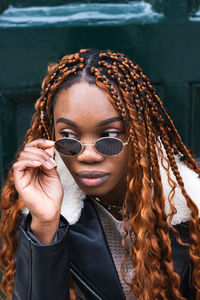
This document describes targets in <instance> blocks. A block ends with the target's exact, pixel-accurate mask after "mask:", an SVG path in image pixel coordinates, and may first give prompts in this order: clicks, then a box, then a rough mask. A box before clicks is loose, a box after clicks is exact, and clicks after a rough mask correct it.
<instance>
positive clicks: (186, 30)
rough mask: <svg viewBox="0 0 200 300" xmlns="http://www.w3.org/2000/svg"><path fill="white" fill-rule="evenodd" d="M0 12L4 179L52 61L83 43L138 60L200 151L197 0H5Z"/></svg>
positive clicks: (186, 136)
mask: <svg viewBox="0 0 200 300" xmlns="http://www.w3.org/2000/svg"><path fill="white" fill-rule="evenodd" d="M8 2H9V3H8ZM8 4H10V6H9V7H8ZM33 5H34V6H35V7H34V9H33V8H31V6H33ZM0 12H1V14H0V174H1V175H0V176H1V181H3V178H5V174H6V173H7V170H8V168H9V166H10V164H11V161H12V160H13V158H14V154H15V152H16V150H17V148H18V147H19V145H20V143H21V141H22V139H23V135H24V133H25V132H26V130H27V128H28V127H29V123H30V118H31V115H32V113H33V109H34V108H33V103H34V101H35V100H36V98H37V97H38V96H39V92H40V85H41V81H42V78H43V76H44V74H45V72H46V67H47V63H48V62H52V61H56V60H58V59H60V58H61V57H62V56H63V55H64V54H66V53H71V52H74V51H77V50H79V49H80V48H89V47H93V48H100V49H106V48H110V49H112V50H116V51H119V52H123V53H125V54H127V55H129V56H130V57H131V58H132V59H134V60H135V61H136V62H137V63H139V64H140V65H141V66H142V68H143V69H144V71H145V73H146V74H147V75H148V76H149V77H150V79H151V80H152V82H153V83H154V84H155V85H156V87H157V89H158V92H159V95H160V97H161V99H162V100H163V102H164V104H165V105H166V107H167V109H168V112H169V113H170V115H171V116H172V119H173V120H174V123H175V125H176V127H177V128H178V130H179V132H180V134H181V136H182V138H183V140H184V142H185V143H186V144H187V146H189V147H191V148H192V150H193V152H194V153H195V155H196V156H200V67H199V59H200V54H199V53H200V1H199V0H181V1H180V0H149V1H122V0H121V1H106V0H105V1H97V0H96V1H89V0H88V1H79V2H78V1H77V2H76V1H67V0H66V1H61V0H46V1H45V0H10V1H9V0H1V3H0Z"/></svg>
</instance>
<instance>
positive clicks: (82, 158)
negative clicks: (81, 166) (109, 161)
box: [77, 143, 105, 163]
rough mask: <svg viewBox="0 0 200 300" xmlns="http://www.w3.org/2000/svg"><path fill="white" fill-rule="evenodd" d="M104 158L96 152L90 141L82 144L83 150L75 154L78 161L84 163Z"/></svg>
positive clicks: (99, 160)
mask: <svg viewBox="0 0 200 300" xmlns="http://www.w3.org/2000/svg"><path fill="white" fill-rule="evenodd" d="M104 159H105V156H103V155H101V154H100V153H98V152H97V151H96V150H95V147H94V144H92V143H85V144H83V151H82V152H81V153H80V154H79V155H78V156H77V160H78V161H79V162H85V163H98V162H101V161H103V160H104Z"/></svg>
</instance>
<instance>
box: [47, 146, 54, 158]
mask: <svg viewBox="0 0 200 300" xmlns="http://www.w3.org/2000/svg"><path fill="white" fill-rule="evenodd" d="M45 151H46V152H47V153H48V154H49V155H51V157H53V158H54V155H55V147H54V145H53V146H52V147H49V148H46V149H45Z"/></svg>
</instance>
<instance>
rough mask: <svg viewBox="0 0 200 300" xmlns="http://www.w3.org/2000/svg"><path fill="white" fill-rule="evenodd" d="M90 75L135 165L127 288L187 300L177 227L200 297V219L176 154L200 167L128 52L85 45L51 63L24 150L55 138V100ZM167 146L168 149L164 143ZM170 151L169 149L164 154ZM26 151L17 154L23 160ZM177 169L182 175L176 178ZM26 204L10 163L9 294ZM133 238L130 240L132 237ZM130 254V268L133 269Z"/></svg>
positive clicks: (6, 203) (4, 206)
mask: <svg viewBox="0 0 200 300" xmlns="http://www.w3.org/2000/svg"><path fill="white" fill-rule="evenodd" d="M80 81H85V82H87V83H89V84H96V85H97V86H98V87H99V88H101V89H103V90H104V91H105V92H106V93H107V97H108V99H109V101H110V102H111V103H112V104H113V106H114V108H115V109H116V110H117V112H118V114H119V115H120V116H121V118H122V119H123V120H124V122H125V124H126V125H127V127H128V130H129V136H130V142H129V145H130V147H129V151H130V155H129V157H130V159H129V171H128V176H127V192H126V197H125V200H124V217H123V222H122V226H123V229H124V237H123V239H122V245H123V247H124V249H125V255H124V256H123V258H122V263H121V273H122V278H123V280H124V282H125V283H126V284H127V285H128V287H129V293H128V295H127V299H128V297H129V295H130V294H131V293H133V294H134V295H135V296H136V298H137V299H138V300H142V299H145V300H150V299H155V300H160V299H162V300H167V299H176V300H184V298H183V296H182V295H181V293H180V290H179V285H180V277H179V275H178V274H177V273H176V272H175V271H174V268H173V262H172V249H171V242H170V237H169V233H170V230H172V231H173V232H174V233H175V236H176V239H177V241H178V243H179V244H182V245H186V246H187V247H188V248H189V254H190V257H191V259H192V261H193V264H194V268H193V277H192V279H193V285H194V287H195V289H196V299H200V298H199V297H200V226H199V222H198V208H197V206H196V205H195V203H194V202H193V200H192V199H191V198H190V196H189V195H188V193H187V191H186V190H185V187H184V182H183V180H182V178H181V175H180V172H179V169H178V166H177V163H176V160H175V155H177V154H178V155H179V156H180V158H181V160H183V161H184V163H185V164H186V165H187V166H188V167H189V168H190V169H191V170H193V171H194V172H196V173H197V174H198V175H199V176H200V168H199V166H198V164H197V163H196V161H195V160H194V158H193V156H192V155H191V153H190V151H189V150H188V149H187V147H186V146H185V145H184V144H183V142H182V140H181V138H180V136H179V134H178V132H177V130H176V128H175V126H174V124H173V122H172V120H171V119H170V117H169V115H168V114H167V112H166V110H165V108H164V107H163V105H162V102H161V100H160V99H159V97H158V95H157V94H156V90H155V89H154V87H153V86H152V85H151V83H150V81H149V79H148V78H147V77H146V75H145V74H144V73H143V71H142V69H141V68H140V67H139V66H138V65H137V64H135V63H134V62H133V61H132V60H130V59H129V58H128V57H126V56H125V55H123V54H120V53H115V52H112V51H110V50H107V51H99V50H93V49H82V50H80V51H79V52H77V53H75V54H72V55H66V56H64V57H63V58H62V59H61V60H60V62H59V63H55V64H51V65H50V66H49V69H48V74H47V76H46V77H45V78H44V80H43V83H42V92H41V96H40V98H39V99H38V100H37V101H36V104H35V113H34V115H33V118H32V123H31V127H30V129H29V130H28V131H27V134H26V137H25V140H24V143H23V145H22V149H23V148H24V146H25V144H26V143H27V142H30V141H32V140H35V139H37V138H46V139H52V136H53V122H54V121H53V113H52V112H53V107H54V105H55V102H56V99H57V95H58V93H59V91H60V90H62V89H67V88H68V87H70V86H71V85H73V84H75V83H78V82H80ZM163 149H164V150H163ZM164 152H165V154H164ZM19 154H20V151H19V153H18V156H17V158H16V160H17V159H18V157H19ZM158 156H160V159H161V165H162V167H163V168H164V169H165V171H166V173H167V176H168V183H169V185H170V187H171V192H170V193H169V196H168V201H169V204H170V213H169V214H168V215H167V213H166V211H165V197H164V193H163V185H162V181H161V174H160V167H159V160H158ZM170 169H171V170H172V172H173V174H174V176H175V178H176V182H175V181H174V180H172V178H171V177H170V172H169V170H170ZM177 185H179V187H180V189H181V192H182V194H183V196H184V198H185V199H186V203H187V206H188V208H189V209H190V211H191V215H190V235H191V238H192V244H191V245H189V244H185V243H184V242H183V241H182V240H181V237H180V235H179V233H178V231H176V229H175V228H174V227H173V226H172V225H171V221H172V217H173V215H174V214H175V213H176V208H175V206H174V205H173V197H174V194H175V188H176V186H177ZM23 206H24V204H23V202H22V200H21V199H20V198H19V197H18V195H17V192H16V189H15V186H14V179H13V171H12V169H11V170H10V172H9V175H8V179H7V182H6V183H5V186H4V188H3V190H2V195H1V212H2V215H1V220H0V236H1V242H2V248H1V252H0V268H1V270H2V273H3V278H2V282H1V290H2V292H4V293H5V295H6V296H7V298H8V299H11V297H12V296H11V295H12V288H13V281H14V274H15V255H16V247H17V229H18V225H19V222H20V217H21V209H22V207H23ZM128 238H130V240H131V246H128V243H127V239H128ZM128 257H130V259H131V262H132V270H131V272H130V274H128V276H127V261H128Z"/></svg>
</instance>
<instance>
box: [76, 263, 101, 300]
mask: <svg viewBox="0 0 200 300" xmlns="http://www.w3.org/2000/svg"><path fill="white" fill-rule="evenodd" d="M70 272H71V273H72V274H73V275H74V276H75V277H76V278H77V279H78V280H79V281H80V282H81V283H82V284H83V285H84V286H85V288H87V289H88V290H89V291H90V293H91V294H92V295H93V296H95V297H96V298H97V299H98V300H103V298H101V297H100V296H98V295H97V294H96V293H95V292H94V291H93V290H92V289H91V288H90V287H89V286H88V285H87V283H85V281H83V280H82V279H81V278H80V277H79V276H78V275H77V274H76V273H75V272H74V271H73V270H72V269H71V268H70Z"/></svg>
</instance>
